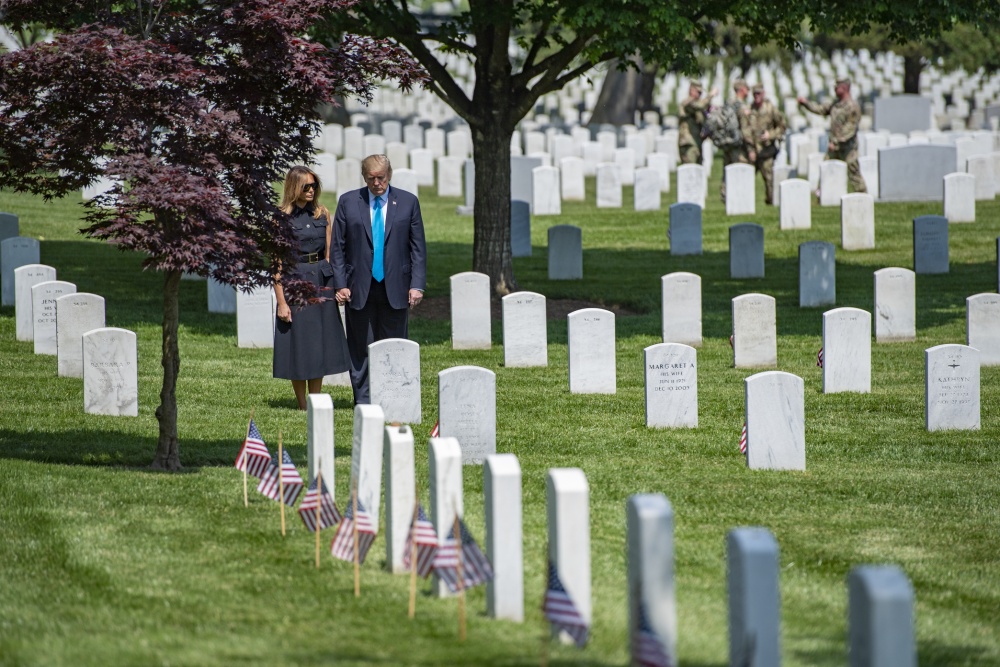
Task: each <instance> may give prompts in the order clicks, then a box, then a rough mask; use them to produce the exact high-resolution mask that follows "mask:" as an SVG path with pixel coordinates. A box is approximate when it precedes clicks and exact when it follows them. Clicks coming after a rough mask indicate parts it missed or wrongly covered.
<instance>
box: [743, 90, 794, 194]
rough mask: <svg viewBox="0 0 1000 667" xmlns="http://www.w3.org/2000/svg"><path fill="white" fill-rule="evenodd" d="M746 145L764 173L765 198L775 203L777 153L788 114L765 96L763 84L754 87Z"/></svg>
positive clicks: (757, 166)
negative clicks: (775, 163)
mask: <svg viewBox="0 0 1000 667" xmlns="http://www.w3.org/2000/svg"><path fill="white" fill-rule="evenodd" d="M747 124H748V125H749V137H748V138H747V145H748V147H749V148H748V150H749V157H750V161H751V162H752V163H753V165H754V166H755V167H756V168H757V171H759V172H760V175H761V176H763V177H764V201H765V202H766V203H767V204H768V205H771V206H773V205H774V156H775V155H777V154H778V144H779V143H780V142H781V140H782V138H783V137H784V136H785V115H784V114H783V113H781V112H780V111H778V109H777V107H775V106H774V105H773V104H771V101H770V100H768V99H767V98H766V97H765V96H764V86H762V85H760V84H757V85H756V86H754V87H753V104H752V105H751V106H750V119H749V122H748V123H747Z"/></svg>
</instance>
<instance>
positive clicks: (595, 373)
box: [567, 308, 617, 394]
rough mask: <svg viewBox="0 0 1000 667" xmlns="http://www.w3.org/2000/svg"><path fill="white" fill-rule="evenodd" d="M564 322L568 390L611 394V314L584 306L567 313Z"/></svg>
mask: <svg viewBox="0 0 1000 667" xmlns="http://www.w3.org/2000/svg"><path fill="white" fill-rule="evenodd" d="M567 322H568V333H567V338H568V340H569V390H570V393H573V394H613V393H615V391H616V386H617V380H616V377H617V376H616V371H615V314H614V313H612V312H611V311H609V310H604V309H602V308H584V309H582V310H577V311H574V312H572V313H570V314H569V315H568V316H567Z"/></svg>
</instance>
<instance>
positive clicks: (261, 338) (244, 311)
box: [236, 287, 294, 348]
mask: <svg viewBox="0 0 1000 667" xmlns="http://www.w3.org/2000/svg"><path fill="white" fill-rule="evenodd" d="M275 306H276V303H275V299H274V288H273V287H258V288H257V289H255V290H253V291H251V292H244V291H243V290H237V292H236V346H237V347H247V348H272V347H274V323H275V316H274V311H275ZM293 326H294V316H293Z"/></svg>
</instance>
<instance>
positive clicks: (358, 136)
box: [344, 127, 365, 162]
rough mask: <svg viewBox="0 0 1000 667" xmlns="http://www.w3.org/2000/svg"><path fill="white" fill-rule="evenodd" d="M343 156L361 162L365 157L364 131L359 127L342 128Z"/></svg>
mask: <svg viewBox="0 0 1000 667" xmlns="http://www.w3.org/2000/svg"><path fill="white" fill-rule="evenodd" d="M344 157H345V158H347V159H350V160H357V161H358V162H361V160H363V159H364V158H365V131H364V129H362V128H360V127H345V128H344Z"/></svg>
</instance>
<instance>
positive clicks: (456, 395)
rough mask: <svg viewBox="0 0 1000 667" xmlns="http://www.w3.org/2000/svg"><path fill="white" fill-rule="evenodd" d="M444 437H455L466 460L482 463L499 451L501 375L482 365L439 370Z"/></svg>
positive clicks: (464, 461) (441, 425) (441, 423)
mask: <svg viewBox="0 0 1000 667" xmlns="http://www.w3.org/2000/svg"><path fill="white" fill-rule="evenodd" d="M438 419H439V425H440V429H441V437H445V438H455V439H456V440H458V443H459V445H460V446H461V448H462V463H467V464H476V465H478V464H481V463H482V462H483V461H484V460H486V457H487V456H489V455H490V454H496V451H497V376H496V373H494V372H493V371H491V370H487V369H485V368H480V367H478V366H454V367H452V368H447V369H445V370H443V371H441V372H440V373H438Z"/></svg>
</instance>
